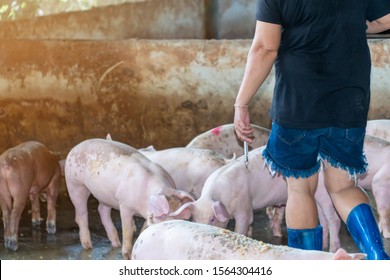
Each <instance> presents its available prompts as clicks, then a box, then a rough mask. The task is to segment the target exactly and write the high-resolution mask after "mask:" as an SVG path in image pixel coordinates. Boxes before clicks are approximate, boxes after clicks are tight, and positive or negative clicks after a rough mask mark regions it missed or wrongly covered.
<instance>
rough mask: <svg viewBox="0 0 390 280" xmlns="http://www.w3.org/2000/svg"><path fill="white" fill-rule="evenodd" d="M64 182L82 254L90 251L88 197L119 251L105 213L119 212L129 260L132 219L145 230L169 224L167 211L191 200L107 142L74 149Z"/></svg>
mask: <svg viewBox="0 0 390 280" xmlns="http://www.w3.org/2000/svg"><path fill="white" fill-rule="evenodd" d="M65 179H66V184H67V188H68V191H69V196H70V199H71V201H72V203H73V205H74V207H75V210H76V218H75V220H76V222H77V224H78V226H79V229H80V241H81V244H82V246H83V248H84V249H90V248H92V242H91V236H90V232H89V228H88V209H87V201H88V197H89V196H90V194H92V195H93V196H94V197H95V198H96V199H97V200H98V201H99V207H98V210H99V214H100V217H101V220H102V223H103V226H104V228H105V230H106V232H107V236H108V238H109V239H110V241H111V245H112V247H119V246H120V241H119V237H118V233H117V230H116V228H115V226H114V224H113V222H112V220H111V217H110V212H111V209H112V208H114V209H117V210H119V212H120V216H121V222H122V240H123V245H122V255H123V258H124V259H129V258H130V254H131V250H132V244H133V233H134V231H135V225H134V223H133V217H134V216H135V215H136V216H140V217H143V218H144V219H145V220H146V224H147V225H148V226H149V225H151V224H154V223H158V222H161V221H165V220H167V219H172V217H171V215H170V213H171V212H172V211H174V210H176V209H177V208H178V207H179V206H180V205H182V204H183V203H185V202H188V201H192V200H193V198H192V197H191V196H190V195H189V194H188V193H186V192H184V191H179V190H176V186H175V183H174V181H173V179H172V177H171V176H170V175H169V173H168V172H167V171H166V170H164V169H163V168H162V167H161V166H160V165H158V164H156V163H154V162H152V161H150V160H149V159H147V158H146V157H145V156H144V155H142V154H141V153H140V152H138V151H137V150H136V149H134V148H132V147H130V146H128V145H125V144H123V143H120V142H116V141H112V140H104V139H90V140H86V141H83V142H81V143H80V144H78V145H76V146H75V147H74V148H73V149H72V150H71V151H70V152H69V154H68V156H67V158H66V162H65ZM183 215H185V213H183ZM176 217H177V218H186V217H185V216H176ZM187 218H188V215H187Z"/></svg>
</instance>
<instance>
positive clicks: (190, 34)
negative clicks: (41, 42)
mask: <svg viewBox="0 0 390 280" xmlns="http://www.w3.org/2000/svg"><path fill="white" fill-rule="evenodd" d="M255 4H256V0H180V1H179V0H144V1H137V2H134V3H131V2H129V3H123V4H119V5H112V6H105V7H100V8H94V9H92V10H89V11H80V12H70V13H63V14H57V15H51V16H43V17H38V18H35V19H26V20H19V21H8V22H0V38H3V39H72V40H74V39H77V40H120V39H129V38H142V39H212V38H214V39H251V38H252V37H253V33H254V27H255Z"/></svg>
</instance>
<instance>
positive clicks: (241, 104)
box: [234, 21, 282, 143]
mask: <svg viewBox="0 0 390 280" xmlns="http://www.w3.org/2000/svg"><path fill="white" fill-rule="evenodd" d="M281 30H282V29H281V26H280V25H278V24H272V23H266V22H262V21H257V22H256V31H255V36H254V38H253V41H252V45H251V47H250V50H249V53H248V57H247V62H246V66H245V71H244V76H243V79H242V82H241V86H240V89H239V91H238V94H237V97H236V101H235V106H234V109H235V111H234V126H235V129H236V134H237V136H238V137H239V138H240V139H241V140H242V141H247V142H249V143H252V139H251V137H250V136H251V135H252V133H253V128H252V127H251V126H250V117H249V111H248V104H249V101H250V100H251V98H252V97H253V95H255V94H256V92H257V90H258V89H259V88H260V86H261V85H262V84H263V82H264V81H265V79H266V78H267V77H268V74H269V73H270V71H271V69H272V66H273V64H274V62H275V59H276V56H277V54H278V50H279V46H280V39H281V32H282V31H281Z"/></svg>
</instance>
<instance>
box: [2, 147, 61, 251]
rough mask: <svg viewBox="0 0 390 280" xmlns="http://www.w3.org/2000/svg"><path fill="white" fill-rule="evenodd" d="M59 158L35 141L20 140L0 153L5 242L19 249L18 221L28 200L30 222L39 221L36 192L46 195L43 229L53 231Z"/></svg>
mask: <svg viewBox="0 0 390 280" xmlns="http://www.w3.org/2000/svg"><path fill="white" fill-rule="evenodd" d="M60 179H61V166H60V162H59V159H58V157H57V156H56V155H54V154H53V153H52V152H51V151H50V150H49V149H48V148H47V147H46V146H45V145H43V144H42V143H39V142H36V141H29V142H25V143H22V144H20V145H18V146H16V147H13V148H10V149H8V150H6V151H5V152H4V153H3V154H2V155H0V206H1V210H2V213H3V224H4V245H5V247H6V248H7V249H9V250H12V251H16V250H17V249H18V230H19V222H20V218H21V215H22V213H23V210H24V208H25V207H26V204H27V201H28V199H30V201H31V210H32V211H31V213H32V225H33V226H34V227H35V226H39V225H40V223H41V215H40V206H39V195H40V194H41V193H45V194H46V199H47V219H46V230H47V232H48V233H49V234H54V233H55V232H56V201H57V196H58V192H59V188H60Z"/></svg>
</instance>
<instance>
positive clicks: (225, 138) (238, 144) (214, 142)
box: [186, 124, 270, 157]
mask: <svg viewBox="0 0 390 280" xmlns="http://www.w3.org/2000/svg"><path fill="white" fill-rule="evenodd" d="M252 127H253V128H254V129H255V132H254V134H253V136H254V139H253V142H252V143H251V144H250V145H249V150H253V149H255V148H259V147H261V146H263V145H265V144H266V143H267V140H268V137H269V134H270V130H269V129H267V128H264V127H261V126H258V125H254V124H252ZM186 147H191V148H203V149H210V150H213V151H216V152H218V153H221V154H223V155H225V156H227V157H232V156H233V155H234V154H235V155H236V156H237V157H239V156H241V155H243V153H244V147H243V143H242V141H241V140H239V139H238V137H237V135H236V133H235V131H234V124H224V125H221V126H218V127H215V128H213V129H210V130H208V131H206V132H204V133H202V134H199V135H198V136H196V137H195V138H194V139H192V140H191V142H190V143H188V144H187V146H186Z"/></svg>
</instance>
